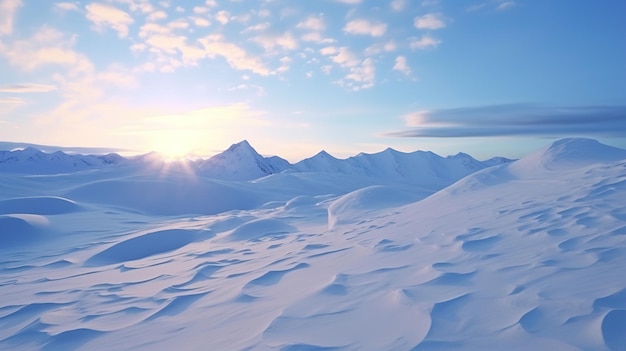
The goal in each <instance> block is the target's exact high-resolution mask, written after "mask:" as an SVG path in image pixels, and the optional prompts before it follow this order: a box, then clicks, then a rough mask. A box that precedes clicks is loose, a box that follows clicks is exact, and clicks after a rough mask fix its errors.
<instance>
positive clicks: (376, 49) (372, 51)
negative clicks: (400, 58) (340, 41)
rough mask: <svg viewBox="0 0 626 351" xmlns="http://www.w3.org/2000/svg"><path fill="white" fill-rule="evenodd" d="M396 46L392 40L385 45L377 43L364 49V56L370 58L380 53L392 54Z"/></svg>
mask: <svg viewBox="0 0 626 351" xmlns="http://www.w3.org/2000/svg"><path fill="white" fill-rule="evenodd" d="M397 48H398V45H396V42H394V41H393V40H390V41H388V42H386V43H377V44H373V45H370V46H369V47H367V48H366V49H365V55H367V56H372V55H377V54H380V53H381V52H393V51H396V49H397Z"/></svg>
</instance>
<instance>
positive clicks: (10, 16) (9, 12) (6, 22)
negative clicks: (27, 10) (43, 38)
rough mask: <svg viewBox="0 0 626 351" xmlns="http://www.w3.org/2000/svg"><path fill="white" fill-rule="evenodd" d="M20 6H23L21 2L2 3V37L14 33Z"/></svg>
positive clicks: (0, 7) (9, 1)
mask: <svg viewBox="0 0 626 351" xmlns="http://www.w3.org/2000/svg"><path fill="white" fill-rule="evenodd" d="M20 6H22V1H21V0H2V1H0V35H7V34H11V33H13V20H14V17H15V13H16V12H17V9H18V8H19V7H20Z"/></svg>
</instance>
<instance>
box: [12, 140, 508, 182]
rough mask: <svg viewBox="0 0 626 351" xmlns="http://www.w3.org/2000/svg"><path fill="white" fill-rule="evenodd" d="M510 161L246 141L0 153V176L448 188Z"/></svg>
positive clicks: (505, 159)
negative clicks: (295, 150)
mask: <svg viewBox="0 0 626 351" xmlns="http://www.w3.org/2000/svg"><path fill="white" fill-rule="evenodd" d="M510 161H512V160H510V159H507V158H503V157H494V158H492V159H489V160H486V161H478V160H476V159H474V158H473V157H471V156H470V155H467V154H464V153H458V154H456V155H453V156H447V157H442V156H439V155H437V154H435V153H432V152H426V151H415V152H411V153H405V152H400V151H397V150H394V149H391V148H388V149H386V150H384V151H381V152H378V153H373V154H366V153H360V154H358V155H356V156H353V157H349V158H347V159H338V158H335V157H333V156H332V155H330V154H329V153H327V152H326V151H321V152H319V153H317V154H316V155H314V156H312V157H310V158H307V159H304V160H302V161H300V162H297V163H294V164H291V163H289V162H288V161H287V160H285V159H283V158H280V157H278V156H271V157H264V156H261V155H260V154H259V153H258V152H257V151H256V150H255V149H254V148H253V147H252V146H251V145H250V143H249V142H248V141H246V140H243V141H241V142H239V143H236V144H233V145H231V146H230V147H229V148H228V149H227V150H225V151H223V152H221V153H219V154H217V155H214V156H212V157H210V158H208V159H199V160H186V161H175V162H169V163H168V162H166V161H164V159H163V158H162V157H161V156H160V155H159V154H158V153H148V154H144V155H139V156H132V157H122V156H120V155H118V154H116V153H109V154H106V155H83V154H69V153H65V152H62V151H56V152H52V153H47V152H44V151H41V150H38V149H36V148H33V147H26V148H24V149H16V150H12V151H0V172H10V173H29V174H56V173H70V172H76V171H83V170H87V169H99V168H107V167H121V166H126V167H139V168H146V167H153V168H168V169H170V170H172V169H174V170H175V169H181V170H182V169H184V170H187V171H189V170H192V171H193V172H194V173H195V174H197V175H200V176H204V177H208V178H214V179H224V180H240V181H247V180H253V179H258V178H261V177H264V176H268V175H271V174H277V173H283V172H298V173H304V172H321V173H341V174H346V175H358V176H366V177H368V176H369V177H376V178H385V179H387V180H389V181H398V182H402V183H408V184H419V183H425V184H433V183H436V184H438V185H447V184H451V183H452V182H454V181H456V180H458V179H460V178H462V177H464V176H466V175H468V174H470V173H473V172H475V171H478V170H481V169H483V168H487V167H490V166H493V165H497V164H503V163H508V162H510Z"/></svg>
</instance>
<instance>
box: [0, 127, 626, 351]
mask: <svg viewBox="0 0 626 351" xmlns="http://www.w3.org/2000/svg"><path fill="white" fill-rule="evenodd" d="M10 154H12V153H8V152H7V153H4V154H2V155H4V156H3V157H5V158H4V159H2V160H5V161H4V162H0V254H1V257H2V259H1V260H0V294H1V296H2V299H1V300H0V349H2V350H5V349H6V350H172V349H176V350H285V351H295V350H503V349H505V350H625V349H626V279H624V272H625V270H626V150H621V149H616V148H613V147H610V146H607V145H603V144H600V143H598V142H596V141H593V140H588V139H563V140H560V141H557V142H555V143H554V144H552V145H548V146H546V147H545V148H542V149H540V150H538V151H537V152H535V153H533V154H531V155H528V156H527V157H524V158H522V159H520V160H518V161H515V162H512V163H511V162H506V160H502V159H492V160H490V161H486V162H479V161H476V160H474V159H473V158H471V157H470V156H468V155H465V154H458V155H455V156H449V157H446V158H444V157H440V156H438V155H435V154H432V153H428V152H415V153H401V152H398V151H395V150H391V149H388V150H385V151H383V152H381V153H379V154H369V155H368V154H359V155H357V156H354V157H352V158H349V159H346V160H338V159H336V158H334V157H332V156H330V155H329V154H327V153H325V152H321V153H319V154H318V155H316V156H314V157H312V158H310V159H307V160H304V161H301V162H299V163H297V164H295V165H290V164H289V163H288V162H287V161H285V160H282V159H280V158H266V157H262V156H260V155H258V154H257V153H256V151H254V149H253V148H252V147H251V146H250V145H249V144H248V143H247V142H245V143H243V142H242V143H239V144H235V145H233V147H231V148H230V149H229V150H227V151H225V152H224V153H222V154H220V155H218V156H216V157H214V158H212V159H209V160H201V161H198V162H197V163H194V164H191V165H189V164H182V163H181V164H165V163H160V162H158V161H157V157H156V156H155V155H145V156H142V157H139V158H135V159H124V158H117V157H113V156H110V155H109V158H108V160H113V159H114V160H116V161H115V162H109V163H107V162H105V161H102V162H101V161H98V162H100V163H97V162H95V161H94V160H102V159H101V158H98V157H94V158H90V157H93V156H80V155H79V156H73V157H78V159H83V160H84V159H88V160H91V162H92V163H90V165H88V166H87V165H85V164H84V163H77V164H79V165H80V166H74V163H73V162H75V160H76V159H73V160H71V161H68V159H66V158H65V157H63V156H62V155H61V154H57V156H58V160H56V161H55V160H52V159H50V158H49V157H48V156H46V155H49V154H45V153H40V152H38V151H36V150H24V153H21V154H18V155H19V157H17V156H18V155H14V156H15V157H16V158H14V159H11V157H13V156H6V155H10ZM42 154H43V155H42ZM7 160H8V161H7ZM0 161H1V160H0ZM55 162H60V163H55ZM488 166H491V167H488ZM229 177H230V178H229Z"/></svg>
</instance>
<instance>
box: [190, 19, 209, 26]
mask: <svg viewBox="0 0 626 351" xmlns="http://www.w3.org/2000/svg"><path fill="white" fill-rule="evenodd" d="M192 20H193V24H194V25H195V26H196V27H208V26H210V25H211V22H209V20H208V19H206V18H201V17H193V18H192Z"/></svg>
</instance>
